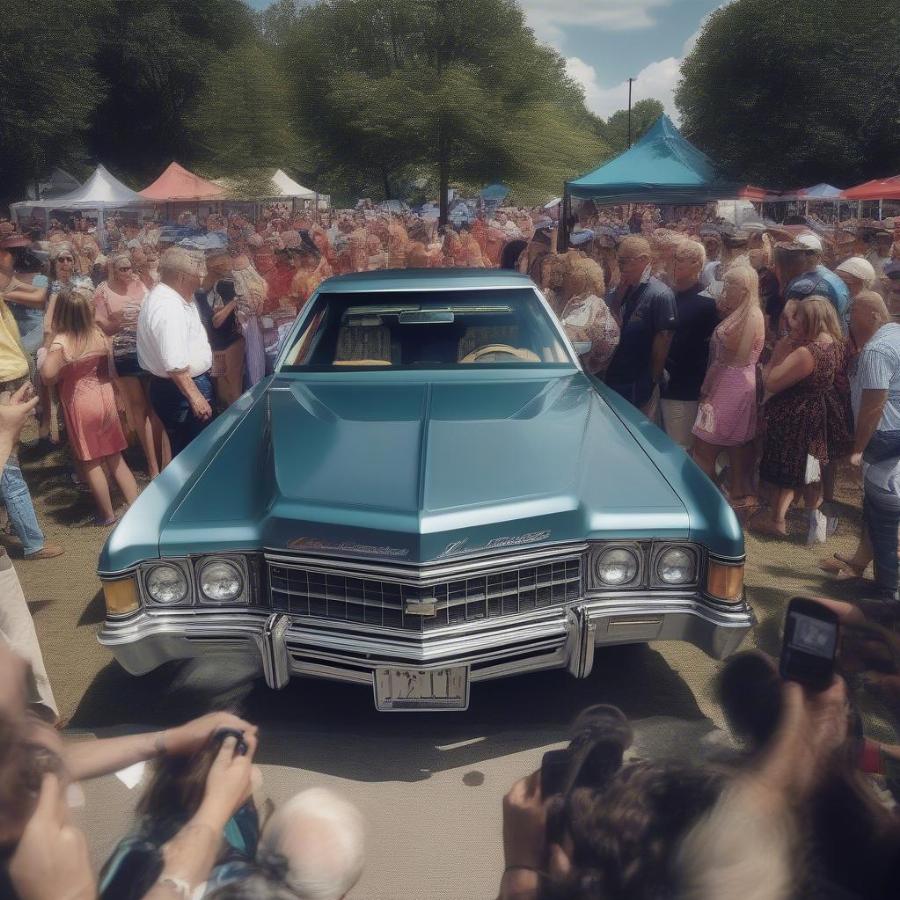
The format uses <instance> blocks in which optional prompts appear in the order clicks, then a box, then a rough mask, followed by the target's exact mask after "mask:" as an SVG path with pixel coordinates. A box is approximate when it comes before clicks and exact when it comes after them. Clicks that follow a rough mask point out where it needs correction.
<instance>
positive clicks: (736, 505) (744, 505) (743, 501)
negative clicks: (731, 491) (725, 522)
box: [728, 494, 760, 510]
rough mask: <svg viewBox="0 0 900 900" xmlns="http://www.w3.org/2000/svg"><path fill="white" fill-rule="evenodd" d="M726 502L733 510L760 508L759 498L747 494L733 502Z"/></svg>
mask: <svg viewBox="0 0 900 900" xmlns="http://www.w3.org/2000/svg"><path fill="white" fill-rule="evenodd" d="M728 502H729V503H730V504H731V508H732V509H734V510H739V509H759V506H760V503H759V497H754V496H753V494H747V495H746V496H744V497H736V498H735V499H734V500H729V501H728Z"/></svg>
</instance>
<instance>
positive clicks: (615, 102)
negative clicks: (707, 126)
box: [566, 56, 681, 123]
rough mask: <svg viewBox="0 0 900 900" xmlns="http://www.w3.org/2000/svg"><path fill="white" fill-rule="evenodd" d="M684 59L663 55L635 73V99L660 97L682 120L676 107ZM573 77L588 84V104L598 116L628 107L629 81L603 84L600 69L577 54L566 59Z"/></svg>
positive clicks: (584, 86)
mask: <svg viewBox="0 0 900 900" xmlns="http://www.w3.org/2000/svg"><path fill="white" fill-rule="evenodd" d="M680 69H681V60H680V59H676V58H675V57H674V56H670V57H668V59H661V60H658V61H657V62H652V63H650V65H648V66H645V67H644V68H643V69H641V71H640V72H638V73H637V74H636V75H635V76H634V79H635V81H634V84H633V85H632V88H631V90H632V93H631V102H632V104H634V103H637V102H638V100H648V99H651V98H652V99H655V100H659V101H660V102H661V103H662V105H663V106H664V107H665V110H666V112H667V113H668V114H669V115H670V116H671V117H672V118H673V119H674V120H675V122H676V123H677V122H678V110H677V109H676V108H675V87H676V86H677V84H678V79H679V77H680ZM566 71H567V72H568V74H569V77H570V78H572V79H573V80H575V81H577V82H578V83H579V84H580V85H581V86H582V87H583V88H584V99H585V103H586V104H587V108H588V109H589V110H590V111H591V112H592V113H595V114H596V115H598V116H601V117H602V118H604V119H608V118H609V117H610V116H611V115H612V114H613V113H614V112H615V111H616V110H619V109H627V108H628V81H627V80H625V81H623V82H621V83H620V84H617V85H615V86H614V87H602V86H601V85H600V83H599V82H598V80H597V70H596V69H595V68H594V67H593V66H592V65H590V64H589V63H586V62H585V61H584V60H582V59H579V58H578V57H577V56H572V57H569V58H568V59H567V60H566Z"/></svg>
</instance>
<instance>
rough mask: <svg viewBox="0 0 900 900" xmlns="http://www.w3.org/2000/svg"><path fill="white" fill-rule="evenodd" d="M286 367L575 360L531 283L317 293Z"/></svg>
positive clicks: (517, 363)
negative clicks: (504, 286) (506, 286)
mask: <svg viewBox="0 0 900 900" xmlns="http://www.w3.org/2000/svg"><path fill="white" fill-rule="evenodd" d="M305 322H306V324H305V326H304V327H303V328H302V329H301V331H300V332H299V333H298V334H297V335H296V336H295V337H294V339H293V342H292V343H291V345H290V346H289V348H288V351H287V353H286V355H285V357H284V364H283V365H282V367H281V370H282V371H286V372H296V371H323V370H334V371H337V370H340V369H346V368H365V367H372V368H387V367H389V368H396V369H415V368H422V369H440V368H456V367H459V366H465V367H471V366H481V367H509V366H516V367H523V366H524V367H546V366H560V365H566V366H570V365H572V361H571V358H570V356H569V354H568V352H567V351H566V349H565V347H564V346H563V344H562V342H561V341H560V339H559V335H558V333H557V331H556V329H555V328H554V327H553V324H552V322H551V320H550V317H549V314H548V313H547V312H546V310H545V309H544V307H543V306H542V304H541V302H540V299H539V298H538V295H537V294H536V293H535V292H534V291H533V290H530V289H528V288H517V289H511V290H500V291H498V290H490V291H421V292H419V291H403V292H399V291H398V292H396V293H371V294H363V293H353V294H330V293H324V294H320V295H319V296H318V297H317V299H316V300H315V301H314V303H313V307H312V309H311V310H310V312H309V315H308V316H307V317H306V319H305Z"/></svg>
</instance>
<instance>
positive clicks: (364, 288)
mask: <svg viewBox="0 0 900 900" xmlns="http://www.w3.org/2000/svg"><path fill="white" fill-rule="evenodd" d="M534 287H535V284H534V282H533V281H532V280H531V279H530V278H529V277H528V276H527V275H522V274H520V273H519V272H512V271H510V270H508V269H383V270H380V271H377V272H355V273H354V274H352V275H338V276H335V277H334V278H329V279H328V280H327V281H323V282H322V283H321V284H320V285H319V287H318V292H319V293H320V294H349V293H369V292H373V293H379V292H388V291H459V290H466V289H470V290H475V289H478V290H503V289H509V288H532V289H534Z"/></svg>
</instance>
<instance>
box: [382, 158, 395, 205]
mask: <svg viewBox="0 0 900 900" xmlns="http://www.w3.org/2000/svg"><path fill="white" fill-rule="evenodd" d="M381 184H382V186H383V187H384V199H385V200H393V199H394V198H393V191H392V190H391V179H390V176H389V175H388V170H387V169H385V168H384V167H383V166H382V168H381Z"/></svg>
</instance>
